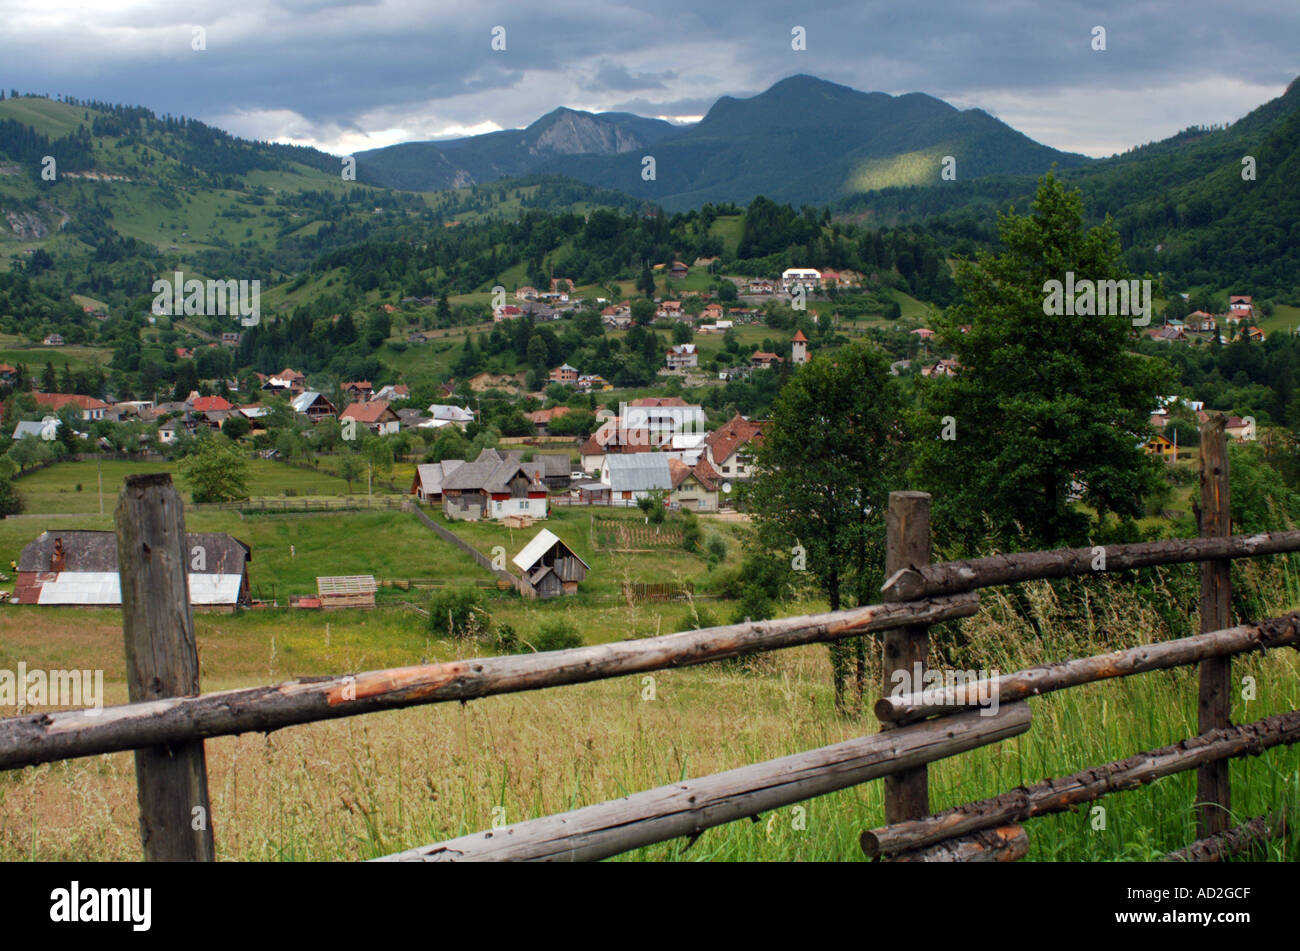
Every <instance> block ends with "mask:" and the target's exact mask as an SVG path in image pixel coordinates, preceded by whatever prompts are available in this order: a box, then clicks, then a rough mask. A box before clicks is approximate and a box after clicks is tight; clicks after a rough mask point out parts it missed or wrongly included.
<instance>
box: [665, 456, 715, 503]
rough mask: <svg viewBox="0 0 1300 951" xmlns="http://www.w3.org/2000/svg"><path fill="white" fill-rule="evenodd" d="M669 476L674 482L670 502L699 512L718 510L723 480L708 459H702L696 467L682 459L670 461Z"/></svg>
mask: <svg viewBox="0 0 1300 951" xmlns="http://www.w3.org/2000/svg"><path fill="white" fill-rule="evenodd" d="M668 474H669V475H670V476H671V477H672V480H673V487H672V491H671V492H669V494H668V498H669V500H670V501H672V502H676V503H677V504H678V505H680V506H681V507H682V508H684V509H694V510H695V511H697V512H716V511H717V510H718V486H719V484H720V482H721V479H720V477H719V476H718V473H717V472H716V471H714V469H713V466H711V465H709V462H708V460H707V459H705V458H703V457H701V458H700V461H699V462H697V463H696V464H695V465H694V466H688V465H687V464H686V463H684V462H682V461H681V460H680V459H669V460H668Z"/></svg>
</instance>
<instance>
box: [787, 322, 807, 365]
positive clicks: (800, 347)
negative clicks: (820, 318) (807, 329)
mask: <svg viewBox="0 0 1300 951" xmlns="http://www.w3.org/2000/svg"><path fill="white" fill-rule="evenodd" d="M790 362H791V363H793V364H794V365H795V366H802V365H803V364H805V363H807V362H808V338H807V337H805V336H804V335H803V331H802V330H796V331H795V332H794V339H793V340H792V341H790Z"/></svg>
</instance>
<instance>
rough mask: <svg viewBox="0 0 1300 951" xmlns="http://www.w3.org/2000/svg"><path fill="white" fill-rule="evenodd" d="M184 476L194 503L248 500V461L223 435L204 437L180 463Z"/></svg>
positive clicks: (215, 434) (207, 435)
mask: <svg viewBox="0 0 1300 951" xmlns="http://www.w3.org/2000/svg"><path fill="white" fill-rule="evenodd" d="M180 471H181V476H182V477H183V478H184V479H185V483H186V484H187V485H188V486H189V488H190V495H191V497H192V499H193V501H195V502H239V501H241V500H243V499H246V498H248V459H247V458H245V456H244V454H243V453H242V452H240V451H239V450H238V449H236V448H235V445H234V443H232V442H231V441H230V440H229V439H227V438H226V437H225V436H223V435H221V434H220V433H211V434H205V435H202V436H201V437H200V438H199V439H198V440H197V442H196V445H195V448H194V451H193V452H192V453H190V454H189V455H188V456H186V457H185V458H184V459H182V460H181V463H180Z"/></svg>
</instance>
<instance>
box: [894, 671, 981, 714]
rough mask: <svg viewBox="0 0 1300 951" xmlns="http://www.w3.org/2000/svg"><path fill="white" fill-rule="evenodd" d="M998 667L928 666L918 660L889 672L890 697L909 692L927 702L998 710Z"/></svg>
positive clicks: (937, 704) (922, 701) (901, 695)
mask: <svg viewBox="0 0 1300 951" xmlns="http://www.w3.org/2000/svg"><path fill="white" fill-rule="evenodd" d="M998 676H999V674H998V671H997V669H996V668H994V669H993V670H956V669H954V668H943V669H940V668H930V669H929V670H923V669H922V666H921V664H919V663H918V664H913V665H912V667H911V669H908V668H901V669H899V670H896V671H894V672H893V673H892V674H890V675H889V680H890V682H891V683H892V684H893V686H892V687H891V689H890V691H889V695H890V696H891V697H906V696H911V697H912V700H913V702H919V703H921V704H923V705H926V706H929V705H934V706H944V707H962V706H967V707H979V711H980V716H982V717H991V716H994V715H995V714H996V713H997V712H998V684H997V679H998Z"/></svg>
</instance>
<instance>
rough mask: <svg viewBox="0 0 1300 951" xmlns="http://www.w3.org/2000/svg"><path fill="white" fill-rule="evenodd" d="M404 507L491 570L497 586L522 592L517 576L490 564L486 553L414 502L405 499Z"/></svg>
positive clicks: (440, 535)
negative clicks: (427, 513)
mask: <svg viewBox="0 0 1300 951" xmlns="http://www.w3.org/2000/svg"><path fill="white" fill-rule="evenodd" d="M406 507H407V508H409V509H410V510H411V511H413V512H414V513H415V514H416V517H417V518H419V520H420V521H421V522H423V523H424V524H425V526H426V527H427V528H430V529H432V530H433V533H434V534H435V535H437V536H438V537H439V538H441V539H443V541H447V542H451V544H453V545H455V546H456V547H457V548H459V549H460V550H461V551H463V552H464V553H465V554H467V555H469V556H470V557H471V558H473V559H474V561H475V562H477V563H478V564H479V566H480V567H482V568H483V570H485V571H489V572H491V573H492V576H493V577H494V578H496V579H497V586H498V587H501V586H505V587H508V588H515V589H517V590H519V591H520V592H521V593H522V591H523V589H522V588H521V587H520V579H519V578H518V577H516V576H515V575H512V574H511V573H510V572H508V571H506V570H504V569H501V568H497V567H495V566H494V565H493V564H492V559H490V558H488V556H487V555H485V554H483V553H482V552H481V551H479V550H478V549H477V548H475V547H474V546H473V545H471V544H470V543H469V542H467V541H465V539H463V538H461V537H460V536H459V535H457V534H456V533H455V532H453V531H451V530H450V529H447V528H444V527H443V526H441V525H439V524H438V523H437V522H435V521H434V520H433V519H431V518H429V516H427V515H425V514H424V511H423V510H422V509H421V508H420V506H419V505H417V504H416V503H414V502H410V501H407V503H406Z"/></svg>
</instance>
